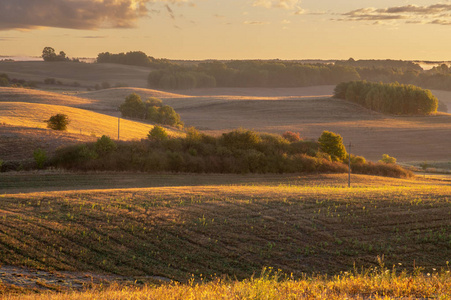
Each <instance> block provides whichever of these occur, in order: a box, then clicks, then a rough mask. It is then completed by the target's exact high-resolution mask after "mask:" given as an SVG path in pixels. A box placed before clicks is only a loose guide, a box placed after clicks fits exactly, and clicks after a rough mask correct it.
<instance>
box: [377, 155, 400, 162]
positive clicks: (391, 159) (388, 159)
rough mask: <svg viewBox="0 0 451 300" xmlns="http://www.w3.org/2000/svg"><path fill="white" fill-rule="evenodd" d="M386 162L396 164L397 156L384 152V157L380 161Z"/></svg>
mask: <svg viewBox="0 0 451 300" xmlns="http://www.w3.org/2000/svg"><path fill="white" fill-rule="evenodd" d="M379 162H381V163H385V164H395V163H396V158H394V157H391V156H389V155H388V154H382V159H381V160H380V161H379Z"/></svg>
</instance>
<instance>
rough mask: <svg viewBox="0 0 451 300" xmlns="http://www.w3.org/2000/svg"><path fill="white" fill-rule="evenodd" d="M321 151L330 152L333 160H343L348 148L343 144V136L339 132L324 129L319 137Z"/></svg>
mask: <svg viewBox="0 0 451 300" xmlns="http://www.w3.org/2000/svg"><path fill="white" fill-rule="evenodd" d="M318 143H319V147H320V149H321V151H323V152H325V153H327V154H329V155H330V156H331V158H332V160H335V161H343V160H344V159H345V158H346V156H347V153H346V149H345V146H344V145H343V138H342V137H341V135H339V134H335V133H333V132H330V131H323V133H322V134H321V136H320V137H319V139H318Z"/></svg>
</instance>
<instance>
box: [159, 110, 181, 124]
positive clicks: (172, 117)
mask: <svg viewBox="0 0 451 300" xmlns="http://www.w3.org/2000/svg"><path fill="white" fill-rule="evenodd" d="M159 113H160V123H161V124H165V125H170V126H177V125H181V126H183V122H182V121H181V119H180V115H179V114H178V113H176V112H175V110H174V109H173V108H172V107H170V106H169V105H164V106H163V107H161V108H160V109H159Z"/></svg>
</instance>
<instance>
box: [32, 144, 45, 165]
mask: <svg viewBox="0 0 451 300" xmlns="http://www.w3.org/2000/svg"><path fill="white" fill-rule="evenodd" d="M33 158H34V161H35V162H36V165H37V166H38V169H42V168H44V164H45V162H46V161H47V154H46V153H45V151H44V150H42V149H40V148H39V149H36V150H34V152H33Z"/></svg>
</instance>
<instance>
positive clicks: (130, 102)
mask: <svg viewBox="0 0 451 300" xmlns="http://www.w3.org/2000/svg"><path fill="white" fill-rule="evenodd" d="M145 109H146V106H145V105H144V103H143V101H142V100H141V97H140V96H139V95H138V94H136V93H133V94H130V95H128V96H127V97H126V98H125V102H124V103H122V104H121V106H120V107H119V110H120V111H121V113H122V116H123V117H130V118H141V119H142V118H144V116H145V113H146V110H145Z"/></svg>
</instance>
